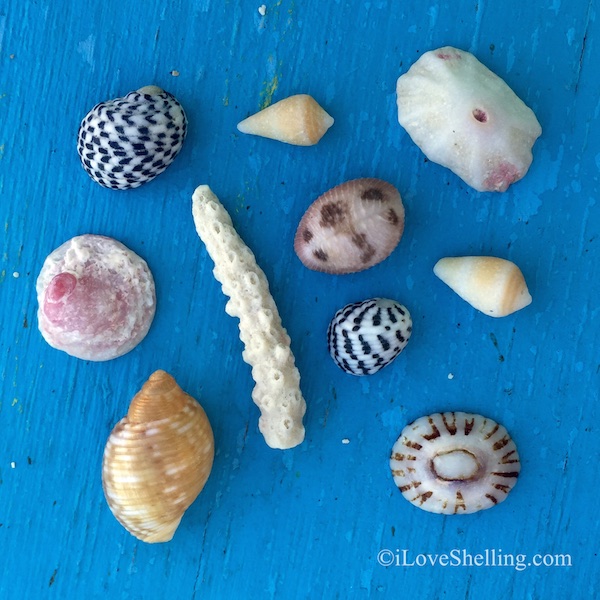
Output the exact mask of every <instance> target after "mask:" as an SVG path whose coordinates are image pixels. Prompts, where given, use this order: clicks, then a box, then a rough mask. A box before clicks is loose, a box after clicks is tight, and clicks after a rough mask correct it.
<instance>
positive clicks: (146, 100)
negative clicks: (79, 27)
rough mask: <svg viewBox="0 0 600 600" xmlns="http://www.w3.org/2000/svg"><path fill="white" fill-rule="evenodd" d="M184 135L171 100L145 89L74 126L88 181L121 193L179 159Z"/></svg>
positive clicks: (100, 106)
mask: <svg viewBox="0 0 600 600" xmlns="http://www.w3.org/2000/svg"><path fill="white" fill-rule="evenodd" d="M186 130H187V119H186V116H185V113H184V112H183V108H182V107H181V104H179V102H178V101H177V100H176V99H175V97H174V96H173V95H172V94H170V93H169V92H165V91H164V90H161V89H160V88H158V87H156V86H146V87H144V88H141V89H139V90H137V91H135V92H131V93H129V94H127V95H126V96H125V97H123V98H116V99H114V100H110V101H108V102H101V103H100V104H97V105H96V106H95V107H94V108H92V110H91V111H90V112H89V113H88V114H87V115H86V116H85V117H84V119H83V120H82V121H81V125H80V126H79V136H78V143H77V151H78V153H79V157H80V159H81V163H82V165H83V167H84V169H85V170H86V171H87V173H88V174H89V176H90V177H91V178H92V179H93V180H94V181H96V182H98V183H99V184H100V185H102V186H104V187H107V188H112V189H115V190H126V189H130V188H136V187H139V186H140V185H142V184H144V183H147V182H148V181H151V180H152V179H154V178H155V177H156V176H157V175H159V174H160V173H162V172H163V171H164V170H165V169H166V168H167V167H168V166H169V165H170V164H171V163H172V162H173V160H174V159H175V157H176V156H177V155H178V154H179V151H180V150H181V147H182V145H183V140H184V139H185V135H186Z"/></svg>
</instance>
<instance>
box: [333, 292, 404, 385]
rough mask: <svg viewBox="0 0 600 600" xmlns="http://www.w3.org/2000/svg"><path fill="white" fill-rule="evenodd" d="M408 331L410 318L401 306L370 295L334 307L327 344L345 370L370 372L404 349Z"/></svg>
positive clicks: (355, 373)
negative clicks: (361, 300)
mask: <svg viewBox="0 0 600 600" xmlns="http://www.w3.org/2000/svg"><path fill="white" fill-rule="evenodd" d="M411 333H412V319H411V318H410V313H409V312H408V309H407V308H406V307H405V306H403V305H402V304H399V303H398V302H395V301H394V300H389V299H387V298H372V299H371V300H365V301H363V302H355V303H353V304H348V305H347V306H344V308H341V309H340V310H338V311H337V313H336V314H335V316H334V317H333V319H332V320H331V323H330V324H329V328H328V330H327V346H328V349H329V354H331V357H332V358H333V360H334V361H335V363H336V364H337V365H338V367H340V369H343V370H344V371H346V373H351V374H352V375H371V374H373V373H376V372H377V371H379V370H380V369H383V367H385V366H386V365H389V364H390V363H391V362H392V361H393V360H394V359H395V358H396V357H397V356H398V354H400V352H402V350H404V348H405V346H406V344H408V340H409V338H410V335H411Z"/></svg>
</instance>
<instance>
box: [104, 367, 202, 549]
mask: <svg viewBox="0 0 600 600" xmlns="http://www.w3.org/2000/svg"><path fill="white" fill-rule="evenodd" d="M213 458H214V438H213V433H212V429H211V426H210V423H209V421H208V418H207V416H206V413H205V412H204V410H203V409H202V407H201V406H200V404H198V402H197V401H196V400H194V399H193V398H192V397H191V396H189V395H188V394H186V393H185V392H184V391H183V390H182V389H181V388H180V387H179V386H178V385H177V383H176V382H175V380H174V379H173V378H172V377H171V376H170V375H168V374H167V373H165V372H164V371H157V372H155V373H154V374H153V375H152V376H151V377H150V379H149V380H148V381H147V382H146V383H145V384H144V386H143V387H142V389H141V390H140V391H139V392H138V394H136V396H135V397H134V399H133V401H132V406H131V407H130V410H129V413H128V416H127V417H125V418H124V419H122V420H121V421H120V422H119V423H117V425H116V426H115V428H114V429H113V431H112V432H111V434H110V436H109V438H108V441H107V443H106V447H105V450H104V458H103V462H102V487H103V489H104V494H105V497H106V500H107V502H108V505H109V507H110V509H111V511H112V513H113V514H114V516H115V517H116V518H117V520H118V521H119V522H120V523H121V524H122V525H123V527H125V529H127V531H129V532H130V533H131V534H132V535H134V536H135V537H137V538H138V539H140V540H142V541H144V542H148V543H154V542H166V541H169V540H170V539H171V538H172V537H173V534H174V533H175V530H176V529H177V526H178V525H179V522H180V521H181V518H182V516H183V514H184V512H185V511H186V509H187V508H188V507H189V506H190V505H191V504H192V502H193V501H194V500H195V499H196V497H197V496H198V494H199V493H200V491H201V490H202V488H203V487H204V484H205V483H206V480H207V479H208V476H209V474H210V471H211V468H212V463H213Z"/></svg>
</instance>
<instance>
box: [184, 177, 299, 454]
mask: <svg viewBox="0 0 600 600" xmlns="http://www.w3.org/2000/svg"><path fill="white" fill-rule="evenodd" d="M192 214H193V216H194V223H195V225H196V231H197V232H198V235H199V236H200V239H202V241H203V242H204V244H205V245H206V249H207V250H208V254H209V255H210V257H211V258H212V259H213V261H214V263H215V268H214V270H213V274H214V276H215V278H216V279H217V281H219V282H220V283H221V286H222V290H223V293H224V294H225V295H226V296H229V301H228V302H227V305H226V307H225V310H226V311H227V314H229V315H231V316H232V317H238V318H239V320H240V324H239V327H240V339H241V340H242V342H244V345H245V349H244V351H243V353H242V357H243V359H244V361H246V362H247V363H248V364H249V365H251V367H252V377H253V379H254V381H255V382H256V386H255V387H254V390H253V391H252V399H253V400H254V402H255V403H256V405H257V406H258V408H260V412H261V416H260V419H259V422H258V427H259V429H260V432H261V433H262V434H263V436H264V437H265V441H266V442H267V444H268V445H269V446H271V448H281V449H286V448H293V447H294V446H297V445H298V444H300V443H301V442H302V440H304V426H303V425H302V417H303V416H304V413H305V412H306V402H305V401H304V398H303V397H302V393H301V392H300V375H299V373H298V369H297V368H296V366H295V363H294V355H293V354H292V351H291V349H290V338H289V336H288V334H287V332H286V330H285V329H284V328H283V327H282V325H281V318H280V316H279V311H278V310H277V306H275V301H274V300H273V297H272V296H271V293H270V292H269V283H268V281H267V278H266V276H265V274H264V273H263V271H262V269H261V268H260V267H259V266H258V265H257V264H256V259H255V258H254V254H253V253H252V251H251V250H250V248H248V246H246V244H245V243H244V241H243V240H242V239H241V238H240V236H239V235H238V234H237V232H236V230H235V229H234V227H233V224H232V222H231V217H230V216H229V213H228V212H227V211H226V210H225V208H224V207H223V205H222V204H221V203H220V202H219V199H218V198H217V197H216V196H215V195H214V194H213V192H212V191H211V189H210V188H209V187H208V186H207V185H201V186H199V187H198V188H196V191H195V192H194V195H193V197H192Z"/></svg>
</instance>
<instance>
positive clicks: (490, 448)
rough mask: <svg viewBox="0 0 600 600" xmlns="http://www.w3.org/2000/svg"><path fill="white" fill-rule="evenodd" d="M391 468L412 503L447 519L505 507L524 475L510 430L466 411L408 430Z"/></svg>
mask: <svg viewBox="0 0 600 600" xmlns="http://www.w3.org/2000/svg"><path fill="white" fill-rule="evenodd" d="M390 467H391V469H392V475H393V477H394V483H395V484H396V486H397V487H398V489H399V490H400V491H401V492H402V495H403V496H404V497H405V498H406V499H407V500H408V501H409V502H411V503H412V504H414V505H415V506H418V507H419V508H422V509H423V510H426V511H429V512H434V513H442V514H445V515H456V514H468V513H474V512H477V511H479V510H483V509H486V508H491V507H492V506H495V505H496V504H499V503H500V502H502V501H503V500H505V499H506V496H507V495H508V493H509V492H510V490H511V489H512V488H513V487H514V485H515V483H516V482H517V477H518V476H519V472H520V471H521V463H520V461H519V454H518V453H517V448H516V446H515V443H514V442H513V441H512V439H511V437H510V435H509V434H508V432H507V431H506V429H505V428H504V427H503V426H502V425H499V424H498V423H496V422H495V421H492V419H488V418H486V417H482V416H481V415H475V414H471V413H464V412H447V413H435V414H433V415H429V416H425V417H421V418H419V419H417V420H416V421H415V422H414V423H411V424H410V425H407V426H406V427H405V428H404V430H403V431H402V433H401V434H400V437H399V438H398V440H397V441H396V443H395V444H394V447H393V448H392V456H391V459H390Z"/></svg>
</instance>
